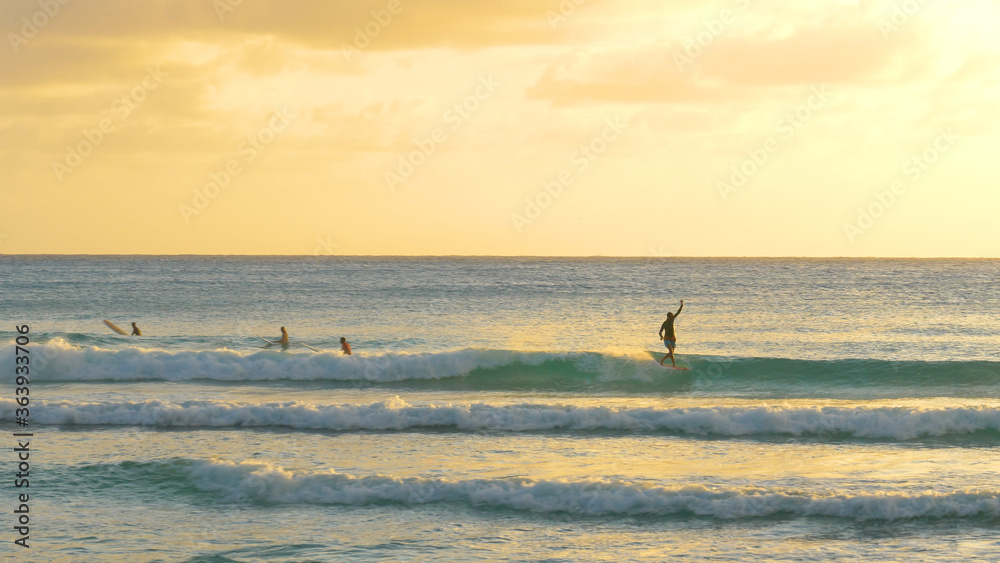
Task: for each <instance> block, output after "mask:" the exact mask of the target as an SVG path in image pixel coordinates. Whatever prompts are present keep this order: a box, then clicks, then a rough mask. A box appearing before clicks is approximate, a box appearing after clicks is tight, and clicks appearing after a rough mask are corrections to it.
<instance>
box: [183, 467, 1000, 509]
mask: <svg viewBox="0 0 1000 563" xmlns="http://www.w3.org/2000/svg"><path fill="white" fill-rule="evenodd" d="M188 475H189V477H190V479H191V480H192V482H193V484H194V485H195V486H196V487H197V488H199V489H200V490H202V491H205V492H211V493H215V494H218V495H220V496H221V497H222V499H223V500H224V501H226V502H263V503H274V504H348V505H363V504H373V503H399V504H405V505H418V504H431V503H457V504H466V505H471V506H475V507H480V508H502V509H511V510H519V511H529V512H537V513H560V512H563V513H572V514H580V515H595V516H596V515H652V516H669V515H684V514H691V515H696V516H702V517H713V518H721V519H735V518H747V517H766V516H771V515H794V516H832V517H842V518H850V519H855V520H899V519H907V518H962V517H976V516H979V517H997V516H1000V491H998V490H967V491H952V492H947V493H935V492H927V493H922V494H910V493H904V492H886V493H876V494H872V493H856V492H837V491H832V492H829V493H823V494H817V493H815V492H812V493H807V492H797V491H790V490H780V489H779V490H775V489H761V488H739V489H736V488H715V487H706V486H702V485H690V486H683V487H676V488H668V487H656V486H649V485H645V484H636V483H628V482H618V481H616V482H612V481H586V482H570V481H535V480H530V479H521V478H514V479H473V480H464V481H452V480H446V479H424V478H405V479H404V478H396V477H389V476H366V477H358V476H351V475H345V474H341V473H337V472H336V471H325V472H304V473H294V472H290V471H287V470H285V469H283V468H280V467H273V466H269V465H262V464H253V463H241V464H236V463H230V462H218V461H212V462H207V461H198V462H194V463H193V464H192V465H191V466H190V468H189V469H188Z"/></svg>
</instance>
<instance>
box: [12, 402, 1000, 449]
mask: <svg viewBox="0 0 1000 563" xmlns="http://www.w3.org/2000/svg"><path fill="white" fill-rule="evenodd" d="M16 407H17V405H16V404H15V403H14V401H13V400H11V399H2V400H0V419H2V420H13V419H14V414H15V413H14V410H15V408H16ZM31 416H32V421H33V422H34V423H36V424H64V425H147V426H157V427H215V428H226V427H266V426H279V427H287V428H297V429H310V430H331V431H368V430H375V431H379V430H405V429H414V428H438V429H450V430H458V431H503V432H525V431H536V432H537V431H574V430H575V431H615V432H635V433H655V432H663V433H681V434H694V435H719V436H751V435H771V434H778V435H793V436H801V435H812V436H824V435H826V436H840V435H846V436H852V437H855V438H877V439H892V440H910V439H914V438H920V437H928V436H948V435H960V434H969V433H972V432H979V431H990V432H997V431H1000V409H997V408H994V407H985V406H983V407H957V408H909V407H788V406H760V407H742V406H736V407H692V408H665V409H664V408H612V407H579V406H571V405H560V404H519V405H488V404H482V403H477V404H471V405H414V404H410V403H407V402H405V401H403V400H401V399H399V398H395V399H391V400H388V401H382V402H378V403H373V404H368V405H313V404H308V403H301V402H294V401H293V402H283V403H237V402H225V401H186V402H181V403H172V402H165V401H159V400H149V401H142V402H101V403H72V402H67V401H40V402H38V403H34V404H33V405H32V412H31Z"/></svg>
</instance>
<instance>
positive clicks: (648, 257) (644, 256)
mask: <svg viewBox="0 0 1000 563" xmlns="http://www.w3.org/2000/svg"><path fill="white" fill-rule="evenodd" d="M15 257H53V258H56V257H108V258H126V257H173V258H184V257H231V258H253V257H257V258H579V259H584V258H592V259H593V258H622V259H635V258H641V259H646V260H657V259H663V260H669V259H758V260H780V259H800V260H805V259H809V260H997V259H1000V256H805V255H755V256H752V255H742V256H740V255H710V256H696V255H673V256H651V255H648V254H642V255H622V254H619V255H610V254H561V255H558V254H200V253H199V254H195V253H186V254H142V253H137V254H112V253H33V254H13V253H0V258H15Z"/></svg>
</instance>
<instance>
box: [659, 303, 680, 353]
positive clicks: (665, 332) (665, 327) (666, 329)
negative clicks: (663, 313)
mask: <svg viewBox="0 0 1000 563" xmlns="http://www.w3.org/2000/svg"><path fill="white" fill-rule="evenodd" d="M683 308H684V300H683V299H681V306H680V307H679V308H678V309H677V312H676V313H667V320H665V321H663V324H662V325H660V340H662V341H663V344H664V346H666V347H667V354H666V355H665V356H663V359H662V360H660V365H661V366H662V365H666V364H664V363H663V362H665V361H667V358H670V363H671V364H672V365H673V366H674V367H677V362H675V361H674V348H676V347H677V336H676V335H675V334H674V320H676V319H677V315H679V314H681V309H683Z"/></svg>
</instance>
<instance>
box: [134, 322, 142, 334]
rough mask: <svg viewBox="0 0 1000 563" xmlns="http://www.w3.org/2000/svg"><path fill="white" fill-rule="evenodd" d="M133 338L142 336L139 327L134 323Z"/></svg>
mask: <svg viewBox="0 0 1000 563" xmlns="http://www.w3.org/2000/svg"><path fill="white" fill-rule="evenodd" d="M132 336H142V331H141V330H139V325H137V324H135V323H132Z"/></svg>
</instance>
